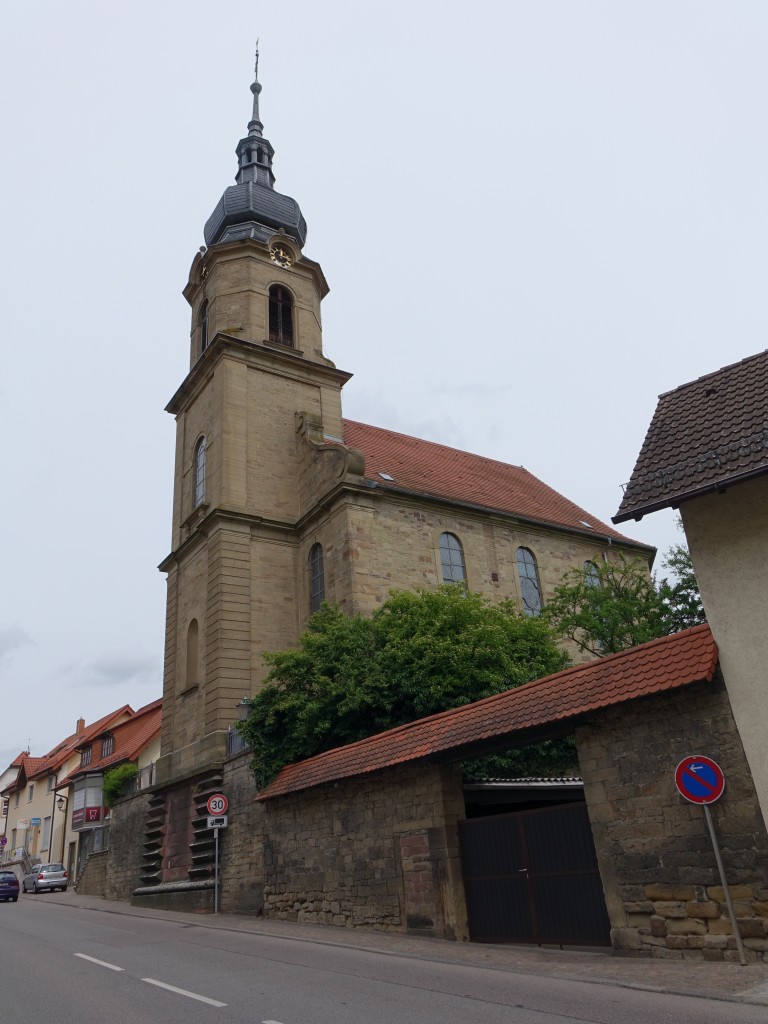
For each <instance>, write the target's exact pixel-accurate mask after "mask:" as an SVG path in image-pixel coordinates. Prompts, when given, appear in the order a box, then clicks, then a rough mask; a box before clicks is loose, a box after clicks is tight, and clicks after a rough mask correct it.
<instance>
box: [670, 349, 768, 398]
mask: <svg viewBox="0 0 768 1024" xmlns="http://www.w3.org/2000/svg"><path fill="white" fill-rule="evenodd" d="M767 355H768V348H766V349H763V350H762V351H760V352H754V353H753V354H752V355H751V356H744V358H743V359H737V360H736V361H735V362H734V363H726V364H725V366H721V367H720V368H719V369H717V370H710V371H709V373H702V375H701V376H700V377H694V379H693V380H687V381H685V383H684V384H678V385H677V387H676V388H670V389H669V390H668V391H662V392H661V394H660V395H659V396H658V397H659V398H666V397H667V396H668V395H674V394H677V393H678V392H680V391H685V390H686V389H687V388H691V387H693V386H694V384H700V383H701V382H702V381H705V380H709V379H710V378H711V377H717V376H719V375H720V374H721V373H726V372H727V371H728V370H734V369H735V368H736V367H737V366H744V364H745V363H751V362H752V361H753V360H756V359H760V358H761V357H765V356H767Z"/></svg>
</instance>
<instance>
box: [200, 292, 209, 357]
mask: <svg viewBox="0 0 768 1024" xmlns="http://www.w3.org/2000/svg"><path fill="white" fill-rule="evenodd" d="M199 319H200V355H202V354H203V352H205V350H206V349H207V348H208V299H206V300H205V301H204V302H203V304H202V306H201V307H200V317H199Z"/></svg>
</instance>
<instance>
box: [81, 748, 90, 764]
mask: <svg viewBox="0 0 768 1024" xmlns="http://www.w3.org/2000/svg"><path fill="white" fill-rule="evenodd" d="M90 763H91V748H90V747H84V748H83V750H81V751H80V767H81V768H82V767H84V766H85V765H88V764H90Z"/></svg>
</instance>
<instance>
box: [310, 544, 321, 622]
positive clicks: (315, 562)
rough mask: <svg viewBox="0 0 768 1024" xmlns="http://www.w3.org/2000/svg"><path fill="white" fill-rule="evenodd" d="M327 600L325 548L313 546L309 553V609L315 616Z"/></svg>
mask: <svg viewBox="0 0 768 1024" xmlns="http://www.w3.org/2000/svg"><path fill="white" fill-rule="evenodd" d="M324 600H325V570H324V569H323V546H322V544H313V545H312V550H311V551H310V552H309V607H310V611H311V612H312V613H313V614H314V613H315V612H317V611H319V610H320V605H321V604H322V603H323V601H324Z"/></svg>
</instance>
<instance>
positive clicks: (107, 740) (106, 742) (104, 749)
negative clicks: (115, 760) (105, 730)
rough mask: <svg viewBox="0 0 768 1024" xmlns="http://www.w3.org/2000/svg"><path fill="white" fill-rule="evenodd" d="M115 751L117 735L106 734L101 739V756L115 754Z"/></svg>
mask: <svg viewBox="0 0 768 1024" xmlns="http://www.w3.org/2000/svg"><path fill="white" fill-rule="evenodd" d="M114 751H115V737H114V736H105V737H104V739H103V740H102V741H101V756H102V757H109V755H110V754H113V753H114Z"/></svg>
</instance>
